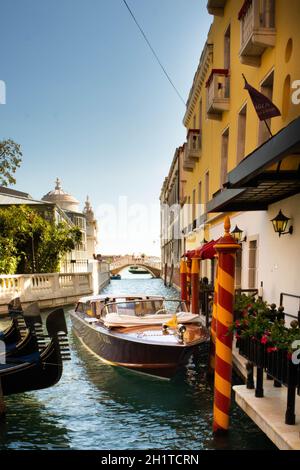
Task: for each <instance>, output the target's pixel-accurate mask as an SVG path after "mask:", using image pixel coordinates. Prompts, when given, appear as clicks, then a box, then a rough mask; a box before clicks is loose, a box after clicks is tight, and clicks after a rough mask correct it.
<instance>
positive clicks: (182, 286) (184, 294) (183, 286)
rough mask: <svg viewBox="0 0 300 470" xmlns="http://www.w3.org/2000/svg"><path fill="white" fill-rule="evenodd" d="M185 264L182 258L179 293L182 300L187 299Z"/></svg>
mask: <svg viewBox="0 0 300 470" xmlns="http://www.w3.org/2000/svg"><path fill="white" fill-rule="evenodd" d="M186 277H187V266H186V261H185V260H184V259H182V260H181V262H180V295H181V300H182V301H183V302H186V301H187V279H186Z"/></svg>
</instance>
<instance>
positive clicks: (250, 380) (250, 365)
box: [246, 361, 255, 390]
mask: <svg viewBox="0 0 300 470" xmlns="http://www.w3.org/2000/svg"><path fill="white" fill-rule="evenodd" d="M253 369H254V366H253V362H250V361H248V362H247V363H246V371H247V381H246V387H247V388H248V389H249V390H253V389H254V388H255V386H254V377H253Z"/></svg>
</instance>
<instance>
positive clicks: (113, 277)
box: [110, 274, 122, 281]
mask: <svg viewBox="0 0 300 470" xmlns="http://www.w3.org/2000/svg"><path fill="white" fill-rule="evenodd" d="M121 279H122V277H121V274H112V275H111V276H110V280H111V281H120V280H121Z"/></svg>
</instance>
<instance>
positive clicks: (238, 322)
mask: <svg viewBox="0 0 300 470" xmlns="http://www.w3.org/2000/svg"><path fill="white" fill-rule="evenodd" d="M235 326H237V327H238V328H239V327H240V326H241V322H240V321H239V320H236V322H235Z"/></svg>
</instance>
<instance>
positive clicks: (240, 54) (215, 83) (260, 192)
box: [181, 0, 300, 311]
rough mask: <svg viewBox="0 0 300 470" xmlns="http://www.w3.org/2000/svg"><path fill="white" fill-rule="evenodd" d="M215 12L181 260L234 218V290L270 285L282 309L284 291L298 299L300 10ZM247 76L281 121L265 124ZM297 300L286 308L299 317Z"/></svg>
mask: <svg viewBox="0 0 300 470" xmlns="http://www.w3.org/2000/svg"><path fill="white" fill-rule="evenodd" d="M207 8H208V11H209V13H211V14H212V16H213V22H212V25H211V28H210V31H209V34H208V37H207V41H206V43H205V46H204V49H203V52H202V54H201V58H200V62H199V66H198V68H197V70H196V73H195V77H194V80H193V84H192V87H191V91H190V94H189V98H188V102H187V107H186V113H185V116H184V119H183V123H184V126H185V127H186V129H187V141H186V143H185V144H184V155H185V156H184V159H183V162H184V163H183V164H184V168H185V170H186V182H185V185H184V193H185V205H186V206H187V208H186V209H185V210H184V213H185V214H186V215H187V216H186V217H185V218H184V219H182V227H181V232H182V233H183V236H182V241H181V254H183V253H184V252H185V251H186V250H191V249H194V248H196V247H199V246H201V244H202V243H203V242H205V240H207V241H210V240H213V239H215V240H217V239H218V238H219V237H220V236H221V235H222V232H223V220H224V214H225V213H226V214H229V215H230V217H231V223H232V229H233V228H234V227H235V226H237V227H238V228H239V229H240V230H241V231H242V236H241V239H242V240H243V241H241V248H242V249H241V253H240V254H239V256H238V259H237V269H236V287H241V288H243V289H247V288H249V289H250V288H259V287H261V286H262V287H263V291H262V292H263V295H264V298H265V299H266V300H267V301H268V302H275V303H277V304H278V303H279V298H280V294H281V293H287V294H291V295H300V279H299V276H298V275H297V269H298V264H299V257H300V254H299V246H300V245H299V242H300V229H299V227H300V194H299V192H300V185H299V163H300V158H299V153H298V146H299V142H298V141H299V137H300V133H299V132H298V131H299V125H300V124H299V120H300V118H299V116H300V104H299V103H300V100H299V99H298V98H299V95H300V93H299V92H298V94H297V80H300V63H299V61H298V56H297V50H298V49H297V48H298V46H299V44H300V29H299V24H300V8H299V2H298V1H297V0H291V1H289V2H288V4H287V2H285V1H284V0H246V1H242V0H241V1H239V0H208V5H207ZM243 75H244V76H245V78H246V80H247V81H248V83H249V84H251V85H252V86H253V87H254V88H256V89H257V90H258V91H260V92H262V93H263V94H264V95H265V96H267V97H268V98H270V99H271V100H272V101H273V102H274V104H275V105H276V106H277V107H278V108H279V109H280V111H281V116H279V117H274V118H272V119H269V120H268V121H267V123H265V122H264V121H260V120H259V119H258V116H257V114H256V111H255V109H254V107H253V103H252V101H251V99H250V97H249V94H248V92H247V90H245V89H244V83H245V82H244V78H243ZM298 88H299V85H298ZM266 124H267V125H266ZM268 127H269V129H270V131H271V133H272V136H271V133H270V132H269V130H268ZM279 210H281V211H282V213H283V214H284V215H285V216H287V217H289V218H291V220H290V221H289V224H292V225H293V228H294V230H293V234H292V235H291V234H289V233H288V234H286V235H284V236H280V237H279V236H278V233H275V231H274V228H273V224H272V223H271V219H274V218H275V217H276V216H277V214H278V213H279ZM201 275H202V276H204V275H205V276H207V277H212V273H211V269H210V261H205V262H201ZM298 302H299V300H298V299H296V298H294V297H289V296H286V298H285V300H284V304H285V305H286V306H287V308H286V309H290V310H293V311H295V309H298Z"/></svg>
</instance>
